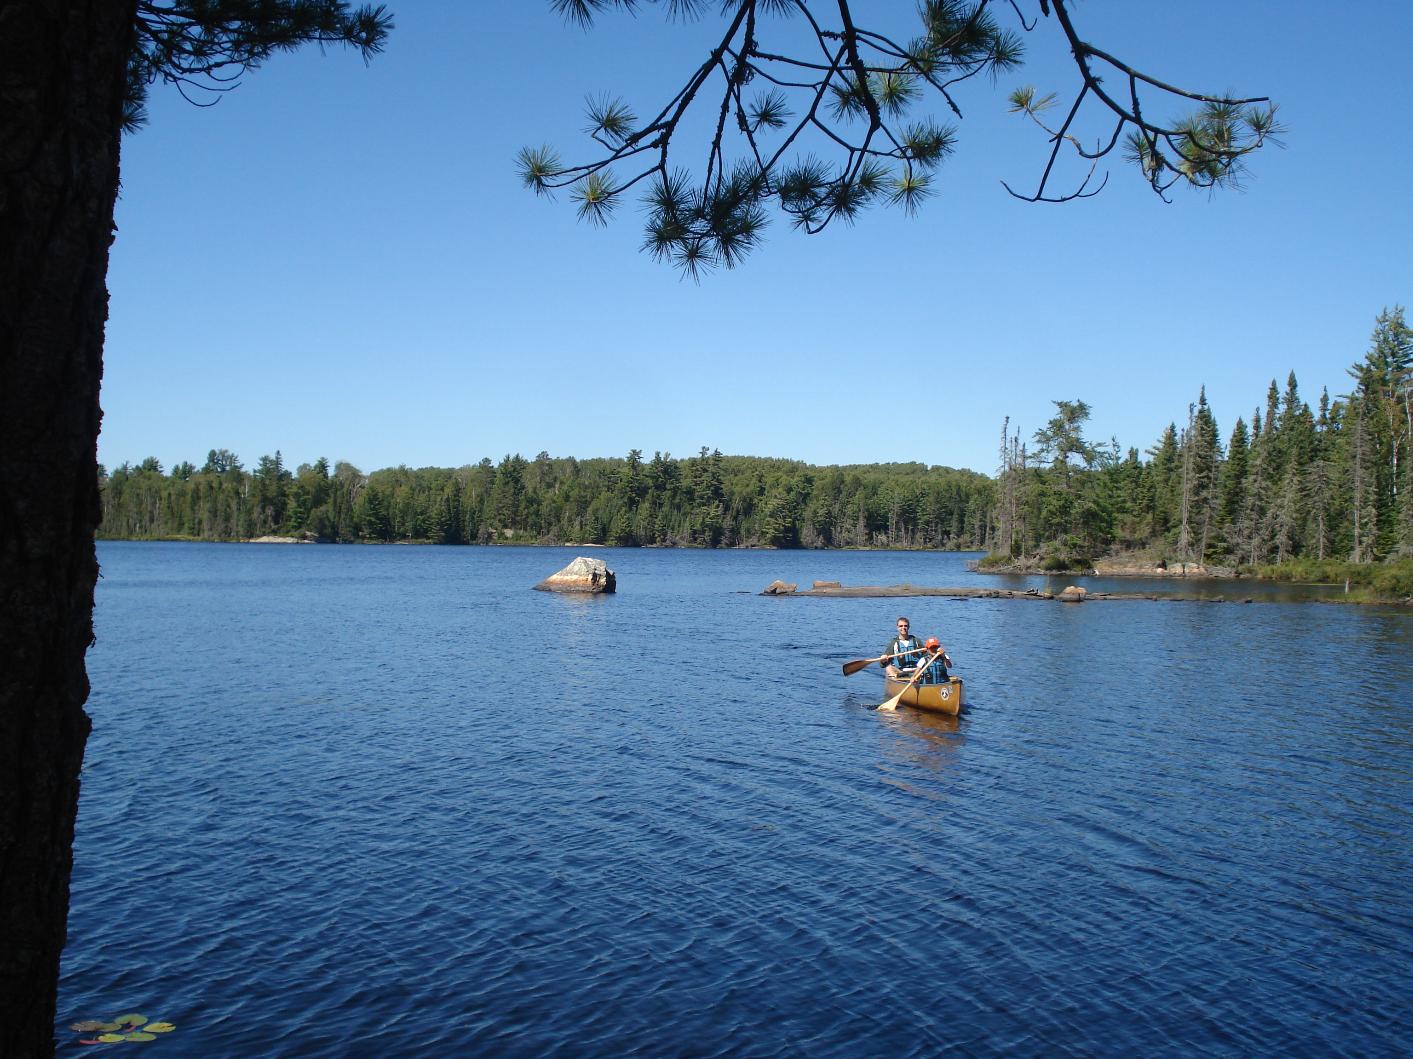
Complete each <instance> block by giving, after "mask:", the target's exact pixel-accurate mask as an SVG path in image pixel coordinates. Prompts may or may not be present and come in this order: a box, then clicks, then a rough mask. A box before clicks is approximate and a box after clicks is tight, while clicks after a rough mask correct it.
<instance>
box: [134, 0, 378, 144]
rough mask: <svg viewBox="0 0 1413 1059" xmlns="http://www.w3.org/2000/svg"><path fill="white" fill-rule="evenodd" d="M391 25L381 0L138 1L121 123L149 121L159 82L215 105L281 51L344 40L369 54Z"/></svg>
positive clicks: (363, 52) (139, 125) (136, 124)
mask: <svg viewBox="0 0 1413 1059" xmlns="http://www.w3.org/2000/svg"><path fill="white" fill-rule="evenodd" d="M392 28H393V22H392V16H391V15H390V14H389V13H388V10H387V8H386V7H385V6H383V5H382V4H378V5H376V6H374V5H365V6H363V7H358V8H354V7H352V6H350V5H349V4H348V3H347V2H346V0H138V3H137V19H136V40H135V43H134V47H133V51H132V55H131V58H130V59H129V61H128V86H127V96H126V98H125V99H124V102H123V128H124V130H125V131H127V132H132V131H135V130H136V129H138V128H139V127H141V126H142V125H144V124H146V122H147V114H146V102H147V90H148V88H149V86H151V85H152V84H153V83H154V82H156V81H164V82H166V83H167V84H170V85H174V86H176V87H177V88H178V89H179V90H181V91H182V92H183V94H188V95H190V94H192V93H195V94H197V95H198V96H200V95H203V94H204V95H206V96H209V97H210V99H211V100H212V101H213V102H214V101H215V100H216V99H219V98H220V96H221V94H222V93H224V92H229V91H230V90H231V88H233V87H234V86H235V85H236V84H237V83H238V82H239V79H240V77H241V75H242V74H244V73H246V72H248V71H250V70H254V69H256V68H257V67H259V66H261V65H262V64H263V63H264V62H265V61H266V60H267V59H269V58H270V57H271V56H272V55H274V54H275V53H276V52H279V51H291V50H293V49H295V48H298V47H300V46H301V45H304V44H318V45H321V46H322V45H325V44H342V45H345V46H347V47H351V48H356V49H357V50H358V51H359V52H360V53H362V55H363V57H364V59H368V58H371V57H372V56H374V55H376V54H377V53H378V52H380V51H382V50H383V44H384V42H385V41H386V40H387V37H388V34H389V33H390V32H391V31H392Z"/></svg>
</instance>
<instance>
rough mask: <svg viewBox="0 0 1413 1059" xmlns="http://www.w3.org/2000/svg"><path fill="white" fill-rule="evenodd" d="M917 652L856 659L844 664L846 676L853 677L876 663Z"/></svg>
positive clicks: (902, 652) (901, 652)
mask: <svg viewBox="0 0 1413 1059" xmlns="http://www.w3.org/2000/svg"><path fill="white" fill-rule="evenodd" d="M916 653H917V652H916V651H899V652H898V653H897V654H895V655H879V656H878V657H877V658H856V659H854V660H853V661H852V662H845V663H844V675H845V676H846V677H851V676H853V675H854V674H855V673H857V672H858V671H859V670H860V669H863V668H865V667H867V666H871V665H873V663H875V662H886V661H888V659H890V658H902V657H903V655H911V654H916Z"/></svg>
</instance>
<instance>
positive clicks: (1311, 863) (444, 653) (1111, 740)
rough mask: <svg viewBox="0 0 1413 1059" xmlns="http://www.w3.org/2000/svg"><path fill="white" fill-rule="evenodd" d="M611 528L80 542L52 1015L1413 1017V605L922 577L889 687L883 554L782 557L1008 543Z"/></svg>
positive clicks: (1325, 1042)
mask: <svg viewBox="0 0 1413 1059" xmlns="http://www.w3.org/2000/svg"><path fill="white" fill-rule="evenodd" d="M595 554H596V555H601V556H602V557H603V558H604V559H605V560H606V561H608V563H609V565H610V566H611V567H612V568H613V569H614V570H615V572H616V574H617V577H618V593H617V595H615V596H600V597H590V598H584V597H567V596H559V595H554V594H549V593H543V592H534V591H532V590H531V586H532V585H534V584H536V583H538V582H539V581H541V580H543V579H544V577H546V576H548V575H549V574H551V573H553V572H554V571H555V570H558V569H560V568H561V567H563V566H564V565H565V564H566V563H567V562H568V561H569V560H570V559H572V558H573V557H574V552H573V551H572V550H566V549H521V548H494V549H492V548H459V549H458V548H371V547H370V548H284V549H281V548H270V547H264V548H262V547H260V546H247V547H242V546H201V545H157V544H153V545H139V544H112V543H105V544H103V545H101V546H100V549H99V556H100V560H101V562H102V564H103V568H104V578H103V580H102V581H101V582H100V583H99V586H98V609H97V614H96V622H97V630H98V645H97V646H96V647H95V648H94V650H93V651H92V652H91V655H90V674H91V677H92V682H93V688H94V691H93V696H92V699H91V701H90V707H89V708H90V711H91V713H92V714H93V718H94V734H93V737H92V739H91V741H90V745H89V751H88V755H87V759H86V762H85V768H84V776H83V792H82V799H81V805H80V814H79V825H78V835H77V839H76V846H75V867H74V883H73V903H72V915H71V918H70V925H69V944H68V948H67V949H66V951H65V958H64V974H63V981H62V985H61V996H60V1007H59V1020H60V1022H59V1031H58V1032H59V1040H60V1042H61V1054H75V1055H77V1054H81V1053H83V1052H84V1049H82V1048H81V1047H80V1046H78V1045H77V1044H75V1043H73V1040H74V1036H75V1035H73V1034H71V1033H68V1032H67V1028H66V1027H67V1024H68V1023H69V1022H71V1021H74V1020H76V1019H81V1018H91V1017H94V1016H97V1015H107V1016H112V1015H115V1014H116V1013H118V1012H122V1011H144V1012H148V1013H151V1014H160V1015H161V1016H162V1017H164V1018H167V1019H169V1020H170V1021H172V1022H173V1023H175V1024H176V1025H177V1026H178V1030H177V1032H178V1033H179V1034H181V1035H182V1037H183V1039H184V1041H185V1042H186V1046H187V1048H188V1052H187V1054H199V1055H202V1056H216V1057H220V1056H236V1055H262V1056H298V1057H301V1059H303V1057H306V1056H340V1057H341V1056H349V1055H369V1056H374V1055H376V1056H401V1055H406V1056H421V1055H427V1054H433V1053H437V1054H452V1055H508V1056H535V1057H541V1056H574V1057H579V1056H622V1055H630V1054H640V1055H689V1054H690V1055H702V1056H728V1055H729V1056H737V1055H746V1056H776V1055H779V1056H798V1055H810V1056H839V1057H849V1059H852V1057H854V1056H857V1055H863V1054H868V1055H882V1054H887V1055H895V1054H896V1055H901V1056H909V1055H916V1056H923V1055H937V1054H942V1053H947V1052H952V1053H956V1054H962V1055H1010V1054H1017V1053H1020V1054H1036V1055H1083V1056H1090V1055H1217V1056H1225V1055H1232V1056H1235V1055H1277V1054H1279V1055H1286V1054H1289V1055H1332V1054H1345V1055H1392V1054H1401V1052H1402V1051H1403V1050H1404V1049H1405V1045H1406V1016H1405V1014H1404V1013H1405V1010H1406V1001H1407V997H1408V996H1409V995H1410V994H1413V970H1410V964H1409V962H1408V960H1407V958H1406V954H1407V953H1408V952H1409V951H1413V897H1411V896H1410V890H1409V887H1408V885H1407V880H1408V879H1409V878H1410V877H1413V847H1410V844H1409V843H1408V842H1407V840H1406V838H1407V835H1408V834H1409V831H1410V824H1413V820H1410V815H1409V808H1408V807H1409V806H1410V805H1413V703H1410V696H1409V694H1408V688H1409V687H1410V686H1413V615H1409V614H1408V613H1407V612H1398V611H1390V610H1380V609H1377V608H1354V607H1327V606H1310V605H1296V604H1292V603H1289V602H1281V601H1278V600H1280V599H1282V598H1284V599H1288V598H1290V597H1279V596H1272V597H1271V602H1270V603H1269V605H1265V606H1259V607H1256V606H1253V607H1238V606H1210V605H1205V604H1180V603H1171V604H1168V603H1164V604H1148V603H1145V602H1134V603H1124V604H1112V605H1110V604H1099V605H1094V606H1090V605H1082V606H1061V605H1058V604H1053V605H1052V604H1042V603H1032V602H1016V601H1008V600H986V599H968V600H950V599H939V598H931V599H913V600H908V601H907V607H906V612H907V613H908V614H909V615H910V616H911V617H912V619H913V623H914V628H916V629H920V630H921V629H926V630H928V631H929V634H933V633H935V634H936V635H938V636H939V637H941V639H942V640H943V641H944V642H945V643H946V644H947V647H948V650H949V653H950V654H951V656H952V658H953V660H954V662H955V663H956V664H955V666H954V669H955V671H956V672H957V674H958V675H959V676H962V677H963V678H964V679H965V680H966V682H967V702H968V705H967V707H966V708H965V710H964V712H963V714H962V716H961V717H960V718H954V717H948V716H945V715H941V714H931V713H925V712H921V711H917V710H913V709H910V708H908V707H902V708H900V709H899V710H898V711H897V712H896V713H892V714H881V713H878V712H877V711H876V710H875V709H874V708H873V707H876V706H877V704H878V703H879V702H880V701H881V700H882V680H881V678H880V676H879V672H878V670H877V669H876V668H874V669H873V670H872V671H871V672H870V671H865V672H864V673H860V674H858V675H856V676H854V677H852V678H844V677H843V676H842V675H841V673H840V663H841V662H842V661H844V660H846V659H852V658H860V657H868V656H870V655H872V654H874V653H876V651H877V649H878V645H879V644H881V643H884V642H886V641H887V640H888V639H889V638H890V637H891V635H892V631H893V621H894V619H895V618H896V616H897V613H898V610H899V606H898V601H897V600H886V599H885V600H860V599H800V598H795V599H790V598H768V597H761V596H759V595H757V593H758V592H759V591H760V589H761V588H763V587H764V586H765V585H767V584H769V583H770V582H771V581H772V580H775V579H776V578H780V579H781V580H785V581H792V582H797V583H805V584H807V583H809V582H810V581H812V580H839V581H842V582H844V583H845V584H898V583H902V582H911V583H913V584H922V585H938V586H948V585H967V584H981V585H992V586H998V587H999V586H1001V585H1003V584H1004V579H999V578H993V577H989V576H987V575H977V574H972V573H970V572H968V571H966V570H965V568H964V565H963V562H964V558H965V557H963V556H957V555H946V554H940V553H876V552H875V553H784V552H721V553H707V552H689V551H666V550H656V551H621V550H620V551H615V550H605V551H603V552H596V553H595ZM1057 580H1058V579H1056V581H1057ZM1056 581H1052V582H1051V583H1052V584H1055V583H1056ZM1021 582H1022V587H1025V586H1026V585H1027V584H1029V583H1035V584H1037V585H1043V584H1044V581H1043V579H1033V581H1032V580H1030V579H1021ZM1082 583H1090V584H1091V585H1092V579H1091V580H1090V582H1082ZM1229 585H1230V583H1226V584H1222V585H1221V590H1222V591H1223V592H1225V593H1226V594H1227V595H1228V598H1231V597H1232V595H1233V594H1232V593H1231V592H1230V590H1229ZM1248 585H1249V583H1243V585H1242V587H1243V589H1246V588H1247V587H1248ZM1056 587H1063V585H1057V586H1056ZM1106 587H1107V588H1108V590H1112V591H1134V590H1135V588H1134V586H1133V583H1132V582H1126V581H1125V582H1118V581H1117V579H1111V581H1110V582H1109V584H1108V586H1106ZM1249 587H1250V588H1253V589H1254V588H1255V587H1256V586H1254V585H1250V586H1249ZM1267 587H1269V588H1270V589H1271V590H1273V591H1276V592H1280V591H1290V589H1289V588H1288V586H1267ZM1174 588H1178V589H1180V590H1189V589H1190V588H1191V584H1190V583H1188V584H1181V583H1175V582H1171V581H1165V582H1162V583H1161V584H1160V585H1156V586H1154V589H1155V590H1157V591H1165V590H1166V591H1172V590H1174ZM953 983H955V985H954V984H953Z"/></svg>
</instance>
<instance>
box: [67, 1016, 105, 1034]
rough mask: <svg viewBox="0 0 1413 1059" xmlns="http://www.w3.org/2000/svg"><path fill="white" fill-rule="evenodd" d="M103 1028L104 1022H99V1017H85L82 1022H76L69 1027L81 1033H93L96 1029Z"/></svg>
mask: <svg viewBox="0 0 1413 1059" xmlns="http://www.w3.org/2000/svg"><path fill="white" fill-rule="evenodd" d="M102 1028H103V1023H101V1022H99V1021H98V1020H97V1019H84V1020H83V1021H82V1022H75V1023H74V1024H73V1025H72V1026H70V1027H69V1029H71V1030H76V1031H77V1032H79V1033H92V1032H93V1031H94V1030H97V1029H102Z"/></svg>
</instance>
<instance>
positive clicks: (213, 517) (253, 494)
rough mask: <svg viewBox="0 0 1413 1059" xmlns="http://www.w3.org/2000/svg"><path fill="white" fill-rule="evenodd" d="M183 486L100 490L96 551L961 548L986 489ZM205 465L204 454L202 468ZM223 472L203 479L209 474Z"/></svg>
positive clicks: (218, 482)
mask: <svg viewBox="0 0 1413 1059" xmlns="http://www.w3.org/2000/svg"><path fill="white" fill-rule="evenodd" d="M221 451H222V452H223V453H224V455H222V456H219V457H218V458H215V459H211V460H208V467H210V468H211V469H209V470H208V469H203V470H202V471H197V472H194V473H193V474H191V475H190V476H189V477H187V478H181V477H179V476H177V475H175V474H173V475H163V474H161V472H160V469H148V470H143V469H141V468H139V469H134V468H132V467H130V466H128V465H124V466H122V467H120V468H118V469H117V470H116V471H114V472H113V473H112V474H111V475H107V476H104V477H103V478H102V479H101V480H100V484H101V491H102V499H103V513H104V518H103V525H102V528H101V536H104V537H117V538H183V539H195V540H241V539H248V538H251V537H256V536H260V535H262V534H267V533H273V534H296V533H301V532H303V533H306V534H309V535H313V536H316V537H319V538H323V539H326V540H341V541H370V542H382V541H430V542H434V543H439V544H466V543H491V542H497V541H498V542H515V543H560V542H563V543H592V544H613V545H618V546H629V547H631V546H638V545H649V546H667V547H707V548H717V547H774V548H860V547H863V548H970V547H977V546H979V545H980V543H981V542H982V540H983V539H984V536H985V533H986V520H987V513H988V512H989V510H990V508H991V505H992V502H993V489H992V484H991V482H990V481H989V480H988V479H987V478H986V477H985V476H984V475H980V474H976V473H974V472H971V471H957V470H952V469H950V468H945V467H931V468H929V467H926V466H924V465H922V464H887V465H868V466H857V467H811V466H809V465H807V464H803V463H799V462H797V461H793V460H777V459H765V458H759V457H750V456H723V455H722V454H721V453H720V452H717V451H714V450H709V449H705V448H703V449H702V450H701V452H700V453H699V454H698V455H697V456H695V457H689V458H687V459H682V460H679V459H675V458H674V457H673V456H671V455H670V454H668V453H662V452H657V453H654V454H653V457H652V459H651V460H646V461H645V460H644V459H643V454H642V452H641V451H640V450H637V449H634V450H633V451H631V452H629V453H628V456H627V457H626V458H625V459H595V460H576V459H572V458H561V459H555V458H553V457H551V456H550V455H549V454H548V453H546V452H541V453H540V454H538V455H537V456H536V457H535V459H534V460H533V461H527V460H526V459H525V458H524V457H523V456H520V455H518V454H516V455H510V454H507V455H506V456H504V457H503V458H502V459H501V461H500V462H499V463H498V464H493V463H492V462H491V461H490V460H489V459H486V460H482V461H481V462H480V463H479V464H477V465H475V466H466V467H461V468H457V469H454V470H453V469H446V468H435V467H427V468H420V469H416V470H413V469H410V468H407V467H395V468H386V469H384V470H380V471H374V472H373V473H371V474H368V475H365V474H363V473H362V472H360V471H359V470H358V469H357V468H356V467H352V466H351V465H349V464H346V463H340V464H338V465H337V466H336V467H335V469H334V471H333V473H332V474H331V473H330V471H329V464H328V461H327V460H322V459H321V460H319V461H317V462H316V463H314V464H303V465H301V466H300V467H299V469H298V470H297V471H296V472H295V473H293V474H291V473H290V472H289V471H288V470H286V469H285V468H284V463H283V459H282V458H281V456H280V454H279V453H276V454H275V455H274V456H266V457H262V458H261V460H260V461H259V469H258V470H257V471H256V472H255V473H254V474H249V473H247V472H245V471H244V470H243V469H242V468H241V466H240V461H239V460H238V459H236V458H235V457H234V456H233V455H232V454H230V453H228V452H224V450H221ZM213 455H215V454H214V453H213ZM217 467H220V468H224V469H223V470H219V471H218V470H216V469H215V468H217Z"/></svg>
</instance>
